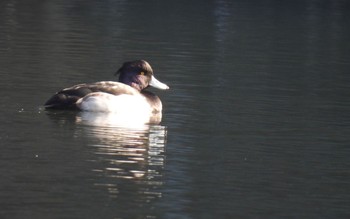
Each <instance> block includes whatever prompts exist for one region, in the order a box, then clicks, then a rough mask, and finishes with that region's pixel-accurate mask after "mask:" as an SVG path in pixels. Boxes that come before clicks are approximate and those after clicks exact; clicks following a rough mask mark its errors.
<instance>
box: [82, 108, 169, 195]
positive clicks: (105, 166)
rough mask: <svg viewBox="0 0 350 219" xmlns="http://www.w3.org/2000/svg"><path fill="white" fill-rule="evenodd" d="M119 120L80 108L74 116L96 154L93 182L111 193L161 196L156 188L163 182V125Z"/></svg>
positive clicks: (164, 136) (164, 140) (164, 141)
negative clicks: (95, 179) (80, 110)
mask: <svg viewBox="0 0 350 219" xmlns="http://www.w3.org/2000/svg"><path fill="white" fill-rule="evenodd" d="M120 121H121V120H118V119H117V118H116V115H113V114H106V113H101V114H100V113H89V112H81V113H78V114H77V116H76V122H77V123H78V124H82V127H83V130H84V134H86V136H87V137H88V138H90V139H89V143H88V145H89V147H90V148H91V149H92V150H91V151H92V152H93V153H94V154H95V155H96V156H94V159H93V160H92V161H93V162H95V165H94V168H93V170H92V171H94V172H95V173H96V175H97V176H99V177H98V178H97V179H98V180H97V182H95V183H94V185H95V186H97V187H105V188H106V189H107V190H108V192H109V194H110V196H111V197H119V198H120V196H121V193H125V192H126V193H128V194H126V195H128V196H130V195H132V194H134V195H135V194H138V199H140V198H143V199H146V200H145V201H147V200H148V201H149V199H152V198H155V197H159V196H161V194H160V192H159V191H158V190H159V186H160V185H162V169H163V166H164V150H165V143H166V134H167V133H166V127H165V126H161V125H145V124H142V123H136V122H131V123H124V122H125V121H122V122H123V124H121V123H120ZM135 192H136V193H135ZM142 194H143V195H142ZM139 201H140V200H139Z"/></svg>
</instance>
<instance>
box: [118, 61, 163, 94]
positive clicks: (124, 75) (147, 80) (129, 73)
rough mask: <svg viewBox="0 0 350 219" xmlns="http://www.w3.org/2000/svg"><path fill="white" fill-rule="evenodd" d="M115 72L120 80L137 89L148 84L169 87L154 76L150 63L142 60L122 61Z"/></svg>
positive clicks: (160, 87) (141, 88) (143, 87)
mask: <svg viewBox="0 0 350 219" xmlns="http://www.w3.org/2000/svg"><path fill="white" fill-rule="evenodd" d="M116 74H119V81H120V82H122V83H124V84H127V85H130V86H131V87H133V88H135V89H137V90H139V91H141V90H143V89H145V88H146V87H148V86H152V87H155V88H158V89H162V90H166V89H169V87H168V85H166V84H164V83H162V82H160V81H158V80H157V79H156V78H155V77H154V75H153V70H152V68H151V66H150V64H148V62H146V61H144V60H135V61H130V62H124V64H123V66H122V67H120V69H119V70H118V71H117V73H116Z"/></svg>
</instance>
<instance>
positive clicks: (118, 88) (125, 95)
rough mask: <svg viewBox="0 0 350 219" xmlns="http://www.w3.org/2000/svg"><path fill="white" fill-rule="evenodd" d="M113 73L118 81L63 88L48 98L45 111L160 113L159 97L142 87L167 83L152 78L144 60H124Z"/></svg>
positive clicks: (126, 113) (149, 67)
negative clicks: (117, 77)
mask: <svg viewBox="0 0 350 219" xmlns="http://www.w3.org/2000/svg"><path fill="white" fill-rule="evenodd" d="M115 75H119V79H118V81H99V82H94V83H83V84H77V85H73V86H71V87H68V88H64V89H62V90H60V91H58V92H57V93H55V94H54V95H53V96H52V97H51V98H49V99H48V100H47V101H46V102H45V104H44V107H45V109H46V110H54V109H55V110H57V109H59V110H79V111H88V112H100V113H101V112H102V113H103V112H108V113H118V114H120V115H130V116H132V117H135V115H140V114H142V115H154V114H159V113H160V114H161V113H162V102H161V100H160V98H159V97H158V96H157V95H155V94H153V93H152V92H150V91H147V90H146V88H148V87H154V88H157V89H161V90H167V89H169V86H168V85H166V84H165V83H162V82H160V81H159V80H158V79H156V78H155V76H154V74H153V69H152V67H151V65H150V64H149V63H148V62H147V61H145V60H134V61H127V62H124V63H123V64H122V66H121V67H120V68H119V69H118V71H117V72H116V73H115Z"/></svg>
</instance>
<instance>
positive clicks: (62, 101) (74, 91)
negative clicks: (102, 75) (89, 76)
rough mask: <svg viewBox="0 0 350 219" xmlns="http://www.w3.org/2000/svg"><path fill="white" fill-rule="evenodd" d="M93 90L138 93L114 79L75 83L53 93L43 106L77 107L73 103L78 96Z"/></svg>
mask: <svg viewBox="0 0 350 219" xmlns="http://www.w3.org/2000/svg"><path fill="white" fill-rule="evenodd" d="M93 92H105V93H109V94H113V95H119V94H130V95H134V94H138V93H139V92H138V91H137V90H136V89H134V88H132V87H131V86H129V85H126V84H123V83H120V82H114V81H100V82H95V83H91V84H77V85H74V86H72V87H69V88H65V89H63V90H61V91H59V92H57V93H56V94H54V95H53V96H52V97H51V98H50V99H49V100H48V101H46V103H45V104H44V107H45V108H46V109H77V106H76V104H75V103H76V102H77V101H78V100H79V99H80V98H82V97H84V96H86V95H88V94H90V93H93Z"/></svg>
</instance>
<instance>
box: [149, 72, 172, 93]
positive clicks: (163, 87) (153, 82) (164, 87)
mask: <svg viewBox="0 0 350 219" xmlns="http://www.w3.org/2000/svg"><path fill="white" fill-rule="evenodd" d="M149 85H150V86H152V87H155V88H158V89H161V90H167V89H169V86H168V85H166V84H164V83H162V82H160V81H158V80H157V79H156V78H155V77H154V76H153V75H152V77H151V81H150V82H149Z"/></svg>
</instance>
